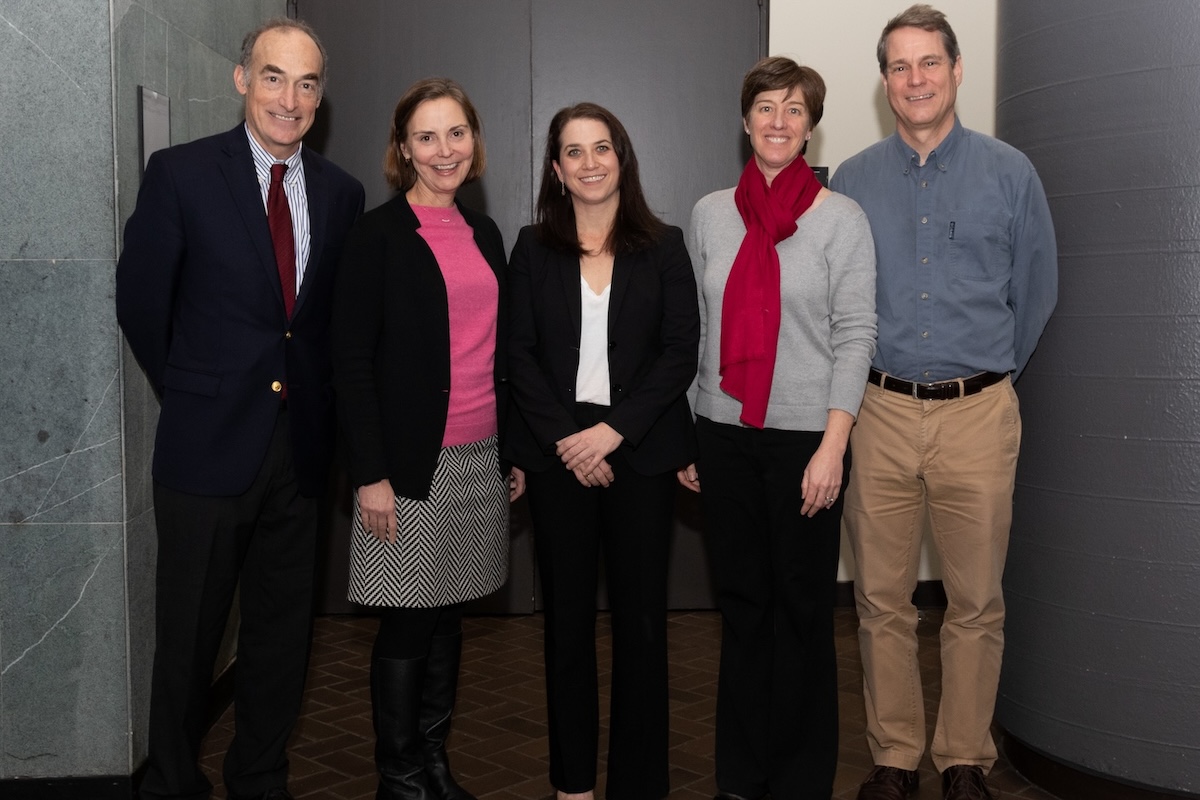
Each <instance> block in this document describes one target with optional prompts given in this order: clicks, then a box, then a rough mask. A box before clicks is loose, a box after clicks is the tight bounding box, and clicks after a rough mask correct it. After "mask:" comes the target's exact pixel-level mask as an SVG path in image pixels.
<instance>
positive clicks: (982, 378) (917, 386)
mask: <svg viewBox="0 0 1200 800" xmlns="http://www.w3.org/2000/svg"><path fill="white" fill-rule="evenodd" d="M1007 377H1008V374H1007V373H1005V372H981V373H979V374H978V375H972V376H971V377H969V378H961V379H959V380H956V381H938V382H937V383H913V382H912V381H902V380H900V379H899V378H893V377H892V376H891V375H884V374H883V373H882V372H880V371H879V370H877V369H875V368H874V367H871V371H870V372H869V373H867V380H868V381H870V382H871V383H873V384H875V385H876V386H882V387H883V388H884V389H887V390H888V391H889V392H896V393H897V394H906V395H908V396H909V397H912V398H915V399H917V400H953V399H955V398H958V397H968V396H970V395H973V394H979V393H980V392H982V391H983V390H984V389H986V388H987V387H989V386H992V385H993V384H997V383H999V382H1000V381H1002V380H1004V379H1005V378H1007Z"/></svg>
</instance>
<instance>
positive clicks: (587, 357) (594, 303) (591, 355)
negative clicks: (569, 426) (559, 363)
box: [575, 276, 612, 406]
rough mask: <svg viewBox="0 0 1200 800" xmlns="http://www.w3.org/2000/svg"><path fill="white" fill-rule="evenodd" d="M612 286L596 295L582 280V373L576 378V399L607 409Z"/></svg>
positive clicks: (580, 354) (580, 289) (580, 371)
mask: <svg viewBox="0 0 1200 800" xmlns="http://www.w3.org/2000/svg"><path fill="white" fill-rule="evenodd" d="M610 289H612V283H609V284H608V286H605V287H604V291H602V292H600V294H596V293H595V292H594V291H592V287H591V286H588V282H587V281H586V280H584V279H583V277H582V276H581V277H580V278H579V296H580V299H581V300H582V314H581V315H580V317H579V372H577V373H576V375H575V400H576V402H579V403H593V404H595V405H598V406H607V405H610V403H611V398H610V396H609V392H608V296H609V290H610Z"/></svg>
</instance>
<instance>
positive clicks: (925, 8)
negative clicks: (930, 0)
mask: <svg viewBox="0 0 1200 800" xmlns="http://www.w3.org/2000/svg"><path fill="white" fill-rule="evenodd" d="M897 28H920V29H921V30H923V31H937V32H938V33H940V34H941V35H942V44H943V45H944V46H945V48H946V55H948V56H949V57H950V63H951V65H953V64H955V63H957V61H958V57H959V55H960V53H959V52H958V37H957V36H955V35H954V29H953V28H951V27H950V22H949V20H947V19H946V15H945V14H943V13H942V12H940V11H938V10H937V9H936V8H934V7H933V6H931V5H926V4H925V3H917V4H916V5H914V6H909V7H908V8H906V9H905V10H903V11H901V12H900V13H899V14H897V15H896V16H894V17H892V18H891V19H890V20H888V24H887V25H884V26H883V33H882V34H880V36H879V44H878V45H877V46H876V47H875V56H876V58H878V59H879V72H880V73H886V72H887V38H888V36H889V35H890V34H891V32H892V31H894V30H896V29H897Z"/></svg>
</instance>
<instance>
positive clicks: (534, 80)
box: [298, 0, 765, 611]
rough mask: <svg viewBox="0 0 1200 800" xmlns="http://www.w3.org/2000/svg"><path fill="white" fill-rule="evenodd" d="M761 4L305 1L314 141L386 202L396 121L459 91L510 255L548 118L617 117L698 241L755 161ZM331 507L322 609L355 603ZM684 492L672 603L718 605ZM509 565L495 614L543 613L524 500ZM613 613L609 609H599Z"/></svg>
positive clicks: (371, 200)
mask: <svg viewBox="0 0 1200 800" xmlns="http://www.w3.org/2000/svg"><path fill="white" fill-rule="evenodd" d="M763 6H765V3H764V4H763V5H761V6H760V2H759V0H737V2H730V1H729V0H655V2H653V3H646V2H641V1H640V0H603V2H600V3H590V4H583V3H563V2H559V1H556V0H489V2H486V3H469V4H457V5H447V4H446V3H444V2H441V1H440V0H425V1H424V2H418V1H417V0H409V1H406V2H403V3H397V2H394V0H356V2H353V3H347V2H344V1H343V0H299V4H298V12H299V16H300V17H302V18H303V19H306V20H308V21H309V22H310V23H312V25H313V26H314V28H315V29H316V30H317V32H318V34H320V36H321V38H322V40H323V41H324V43H325V45H326V47H327V49H328V50H329V69H330V76H329V86H328V87H327V94H326V99H325V101H324V106H325V108H324V109H323V111H324V114H322V115H320V116H319V117H318V121H317V126H318V127H317V128H316V129H315V130H314V131H313V133H312V134H310V135H309V137H308V139H307V142H308V144H309V145H311V146H313V147H315V148H316V149H318V150H319V151H321V152H322V153H324V154H325V155H327V156H329V157H330V158H332V159H333V160H334V161H336V162H337V163H338V164H340V165H342V166H343V167H345V168H346V169H348V170H349V171H350V172H352V173H353V174H354V175H355V176H357V177H358V178H359V179H360V180H362V181H363V183H364V185H365V186H366V188H367V205H368V207H370V206H374V205H378V204H379V203H381V202H383V201H384V200H385V199H387V198H388V197H389V196H390V191H389V190H388V188H387V185H386V183H385V182H384V181H383V178H382V175H381V172H380V164H381V160H382V157H383V151H384V147H385V145H386V143H387V135H388V125H389V122H390V118H391V112H392V110H393V108H394V106H395V102H396V100H397V99H398V97H399V95H400V93H401V92H403V91H404V89H405V88H406V87H407V86H408V85H409V84H411V83H412V82H413V81H414V80H416V79H418V78H423V77H428V76H430V75H446V76H448V77H452V78H454V79H455V80H457V81H459V82H460V83H461V84H462V85H463V86H464V87H465V88H466V90H467V93H468V94H469V95H470V96H471V99H472V101H473V102H474V103H475V105H476V107H477V108H478V110H479V113H480V116H481V117H482V118H483V125H484V131H485V138H486V141H487V147H488V171H487V174H486V175H485V176H484V178H483V180H482V181H480V182H479V183H477V184H474V185H471V186H469V187H465V188H464V189H463V191H462V192H461V196H462V198H463V200H464V201H465V202H466V203H467V204H468V205H471V206H473V207H475V208H480V209H482V210H484V211H486V212H487V213H488V214H490V215H491V216H492V217H493V218H494V219H495V220H496V222H497V223H498V224H499V226H500V230H501V232H502V233H503V234H504V239H505V241H506V242H508V243H509V244H510V245H511V244H512V242H514V241H515V239H516V234H517V231H518V230H519V229H520V228H521V226H523V225H527V224H529V222H530V221H531V220H532V216H533V206H534V193H535V191H536V190H537V187H538V185H539V183H540V181H541V161H542V153H543V151H544V149H545V133H546V128H547V126H548V124H549V121H550V118H551V117H552V116H553V114H554V112H555V111H557V110H558V109H559V108H561V107H563V106H565V105H569V104H572V103H576V102H580V101H583V100H590V101H593V102H598V103H601V104H602V105H605V106H607V107H609V108H610V109H611V110H612V111H613V112H614V113H616V114H617V116H618V117H620V118H621V120H622V122H623V123H624V124H625V125H626V127H627V128H628V130H629V133H630V136H631V137H632V139H633V142H634V147H635V149H636V151H637V154H638V161H639V164H640V166H641V172H642V182H643V185H644V186H645V188H646V193H647V196H648V199H649V201H650V205H651V207H652V208H654V209H655V210H656V211H658V212H659V213H660V214H661V215H662V216H663V218H664V219H666V220H667V221H668V222H670V223H672V224H675V225H679V226H680V227H683V228H685V229H686V227H687V224H688V218H689V216H690V215H691V210H692V206H693V205H694V204H695V202H696V201H697V200H698V199H699V198H700V197H702V196H703V195H705V194H707V193H708V192H711V191H713V190H715V189H719V188H724V187H727V186H732V185H734V184H735V183H736V182H737V179H738V176H739V175H740V174H741V170H742V167H743V165H744V163H745V159H746V158H747V157H748V156H749V152H748V150H746V149H745V145H744V140H745V135H744V133H743V132H742V127H741V120H740V118H739V116H738V114H739V107H738V103H739V100H738V95H739V91H740V85H741V79H742V75H743V74H744V73H745V71H746V70H747V69H748V68H749V67H750V66H751V65H752V64H753V63H754V61H755V60H756V59H757V58H758V57H759V55H760V51H761V49H762V47H763V45H764V42H765V38H764V33H765V8H764V7H763ZM348 491H349V489H348V488H346V487H343V488H342V489H339V492H338V497H339V502H338V504H336V505H335V507H333V508H332V509H330V512H329V513H330V515H331V517H330V519H331V521H330V526H331V529H332V531H333V536H332V538H331V540H330V542H329V545H328V548H327V553H326V559H327V561H328V563H329V565H330V566H329V571H328V574H327V576H326V586H325V589H326V591H325V602H324V608H325V609H326V610H329V611H336V610H349V606H348V605H347V604H346V603H345V601H344V600H343V599H339V596H344V589H345V571H346V552H345V551H346V546H345V537H346V535H348V534H347V533H346V529H347V528H348V516H347V515H348V509H347V508H346V503H345V502H342V501H341V499H342V498H346V497H348V496H349V495H348ZM685 495H686V493H681V495H680V498H679V507H678V511H677V513H676V525H675V530H674V532H673V538H672V557H671V571H670V576H669V593H670V603H671V605H672V606H673V607H675V608H698V607H703V608H707V607H711V606H712V597H711V591H710V588H709V581H708V567H707V561H706V559H705V554H704V547H703V542H702V541H701V536H700V518H699V503H698V502H697V499H696V498H695V497H694V496H685ZM513 526H514V532H515V535H514V540H513V547H514V549H513V562H512V563H513V569H512V578H511V579H510V582H509V585H508V587H506V589H505V590H504V592H502V593H501V596H500V597H499V598H497V599H496V600H495V601H494V602H493V603H492V605H491V606H489V608H493V609H504V610H511V611H527V610H532V609H533V607H534V605H535V602H536V601H535V599H534V592H535V587H536V584H535V580H534V573H533V567H532V563H533V555H532V548H531V540H530V534H529V531H530V526H529V522H528V515H527V513H526V511H525V508H524V504H523V503H518V504H517V506H516V507H515V508H514V523H513ZM601 601H602V602H603V598H601Z"/></svg>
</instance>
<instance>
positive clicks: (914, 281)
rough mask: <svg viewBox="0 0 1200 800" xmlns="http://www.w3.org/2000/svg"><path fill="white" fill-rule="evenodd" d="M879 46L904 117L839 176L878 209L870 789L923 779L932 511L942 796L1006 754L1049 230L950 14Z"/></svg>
mask: <svg viewBox="0 0 1200 800" xmlns="http://www.w3.org/2000/svg"><path fill="white" fill-rule="evenodd" d="M878 58H879V68H880V71H881V73H882V75H883V85H884V91H885V93H886V95H887V99H888V103H889V105H890V106H891V108H892V112H893V114H894V115H895V117H896V133H895V134H894V135H893V136H890V137H888V138H887V139H884V140H883V141H882V142H879V143H877V144H875V145H873V146H871V147H869V148H867V149H866V150H864V151H863V152H861V153H859V154H858V155H856V156H854V157H853V158H851V159H849V160H847V161H846V162H845V163H844V164H842V166H841V167H840V168H839V169H838V171H837V174H835V175H834V178H833V181H832V184H831V187H832V188H833V189H834V190H835V191H838V192H842V193H844V194H847V195H849V196H850V197H851V198H853V199H854V200H856V201H857V202H858V203H859V205H861V206H862V207H863V209H864V210H865V211H866V214H867V218H868V219H869V220H870V223H871V229H872V233H873V235H874V238H875V251H876V254H877V255H876V257H877V259H878V270H877V278H876V310H877V313H878V315H879V343H878V349H877V351H876V355H875V358H874V361H873V365H872V369H871V372H870V377H869V383H868V386H867V392H866V396H865V397H864V398H863V403H862V408H861V410H860V412H859V416H858V421H857V425H856V427H855V429H854V433H853V435H852V437H851V448H852V451H853V453H854V461H853V467H852V471H851V474H850V486H849V489H848V490H847V493H846V501H845V502H846V506H845V520H846V527H847V531H848V533H849V537H850V543H851V546H852V547H853V550H854V556H855V561H856V579H855V599H856V603H857V606H858V615H859V643H860V647H861V650H862V661H863V689H864V695H865V699H866V711H867V738H868V741H869V744H870V747H871V753H872V756H873V759H874V762H875V765H876V766H875V769H874V770H873V771H872V772H871V774H870V775H869V776H868V777H867V779H866V781H864V783H863V784H862V787H861V788H860V789H859V794H858V798H859V800H903V798H905V797H906V796H908V795H911V794H913V793H915V792H916V790H917V780H918V773H917V765H918V764H919V762H920V760H921V757H922V754H923V753H924V751H925V720H924V705H923V701H922V698H921V677H920V669H919V665H918V662H917V637H916V626H917V611H916V608H914V607H913V605H912V593H913V589H914V588H915V586H916V581H917V569H918V562H919V558H920V551H921V533H922V530H923V528H924V524H923V520H924V519H925V518H926V517H928V519H929V522H930V526H931V529H932V532H933V540H934V544H935V545H936V547H937V550H938V554H939V556H940V557H941V561H942V567H943V583H944V586H945V589H946V596H947V598H948V601H949V603H948V608H947V609H946V614H945V619H944V622H943V624H942V632H941V645H942V646H941V657H942V696H941V704H940V707H939V709H938V719H937V725H936V728H935V732H934V737H933V744H932V749H931V754H932V757H933V763H934V765H935V766H936V767H937V768H938V770H939V771H940V772H941V773H942V787H943V795H944V797H945V798H947V800H968V798H969V799H970V800H979V798H986V797H990V796H991V795H990V794H989V793H988V790H987V787H986V785H985V783H984V776H985V774H986V773H987V771H989V770H990V769H991V767H992V764H993V763H994V762H995V760H996V747H995V743H994V742H993V741H992V737H991V734H990V732H989V730H990V726H991V721H992V711H993V708H994V706H995V699H996V687H997V683H998V681H999V676H1000V659H1001V654H1002V652H1003V647H1004V598H1003V594H1002V590H1001V577H1002V575H1003V572H1004V560H1005V555H1006V553H1007V549H1008V534H1009V526H1010V524H1011V521H1012V495H1013V482H1014V477H1015V473H1016V465H1017V454H1018V450H1019V448H1020V439H1021V418H1020V413H1019V410H1018V405H1017V397H1016V394H1015V393H1014V391H1013V386H1012V381H1013V380H1014V379H1015V378H1016V377H1017V376H1018V375H1019V374H1020V373H1021V370H1022V369H1023V368H1024V367H1025V364H1026V362H1028V360H1029V357H1030V355H1031V354H1032V352H1033V349H1034V347H1035V346H1036V344H1037V341H1038V338H1039V337H1040V336H1041V333H1042V329H1043V328H1044V327H1045V325H1046V321H1047V320H1048V319H1049V317H1050V312H1051V311H1052V310H1053V308H1054V304H1055V301H1056V299H1057V283H1058V275H1057V255H1056V251H1055V242H1054V229H1053V226H1052V224H1051V220H1050V212H1049V208H1048V206H1047V203H1046V196H1045V193H1044V191H1043V190H1042V185H1041V182H1040V181H1039V180H1038V176H1037V173H1036V172H1035V171H1034V169H1033V166H1032V165H1031V164H1030V163H1029V160H1028V159H1027V158H1026V157H1025V156H1024V155H1022V154H1021V153H1020V152H1018V151H1017V150H1015V149H1013V148H1012V147H1010V146H1008V145H1006V144H1004V143H1003V142H1000V141H997V140H996V139H993V138H991V137H989V136H984V135H982V134H979V133H976V132H974V131H970V130H967V129H966V128H964V127H963V126H962V124H961V123H960V122H959V121H958V118H957V116H956V115H955V112H954V103H955V97H956V93H957V90H958V86H959V84H960V83H961V82H962V75H963V67H962V58H961V56H960V54H959V50H958V42H957V39H956V38H955V35H954V31H953V30H952V29H951V28H950V25H949V23H948V22H947V21H946V17H945V15H944V14H942V13H941V12H939V11H936V10H934V9H933V8H930V7H929V6H927V5H915V6H912V7H911V8H909V9H908V10H907V11H904V12H903V13H901V14H900V15H899V16H897V17H895V18H894V19H892V20H891V21H889V22H888V24H887V26H885V28H884V30H883V35H882V36H881V37H880V40H879V48H878Z"/></svg>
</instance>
